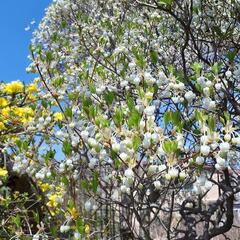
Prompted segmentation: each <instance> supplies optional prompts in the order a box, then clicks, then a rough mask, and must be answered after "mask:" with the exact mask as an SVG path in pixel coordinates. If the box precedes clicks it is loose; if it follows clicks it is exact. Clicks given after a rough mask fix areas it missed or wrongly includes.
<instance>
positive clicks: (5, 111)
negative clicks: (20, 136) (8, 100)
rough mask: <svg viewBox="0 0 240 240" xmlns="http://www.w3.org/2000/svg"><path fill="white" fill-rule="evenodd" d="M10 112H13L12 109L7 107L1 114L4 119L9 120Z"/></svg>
mask: <svg viewBox="0 0 240 240" xmlns="http://www.w3.org/2000/svg"><path fill="white" fill-rule="evenodd" d="M10 111H11V109H10V107H5V108H3V109H2V112H1V113H2V116H3V117H4V118H8V117H9V113H10Z"/></svg>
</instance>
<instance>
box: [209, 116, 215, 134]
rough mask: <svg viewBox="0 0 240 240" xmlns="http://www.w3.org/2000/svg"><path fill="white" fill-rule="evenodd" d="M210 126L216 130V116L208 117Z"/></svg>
mask: <svg viewBox="0 0 240 240" xmlns="http://www.w3.org/2000/svg"><path fill="white" fill-rule="evenodd" d="M208 127H209V129H210V131H211V132H214V129H215V119H214V117H209V118H208Z"/></svg>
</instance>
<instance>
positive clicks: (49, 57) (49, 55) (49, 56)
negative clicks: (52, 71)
mask: <svg viewBox="0 0 240 240" xmlns="http://www.w3.org/2000/svg"><path fill="white" fill-rule="evenodd" d="M53 59H54V57H53V54H52V52H50V51H48V52H46V60H47V62H48V63H50V62H51V61H52V60H53Z"/></svg>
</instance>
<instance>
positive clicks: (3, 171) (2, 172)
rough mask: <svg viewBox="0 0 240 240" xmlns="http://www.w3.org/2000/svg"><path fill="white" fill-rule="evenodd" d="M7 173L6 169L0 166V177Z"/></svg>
mask: <svg viewBox="0 0 240 240" xmlns="http://www.w3.org/2000/svg"><path fill="white" fill-rule="evenodd" d="M7 174H8V171H7V170H6V169H4V168H1V167H0V177H6V176H7Z"/></svg>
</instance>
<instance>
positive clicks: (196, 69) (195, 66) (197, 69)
mask: <svg viewBox="0 0 240 240" xmlns="http://www.w3.org/2000/svg"><path fill="white" fill-rule="evenodd" d="M191 68H192V69H193V70H194V72H195V74H196V75H197V77H199V76H200V74H201V69H202V64H201V63H197V62H196V63H193V64H192V65H191Z"/></svg>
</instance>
